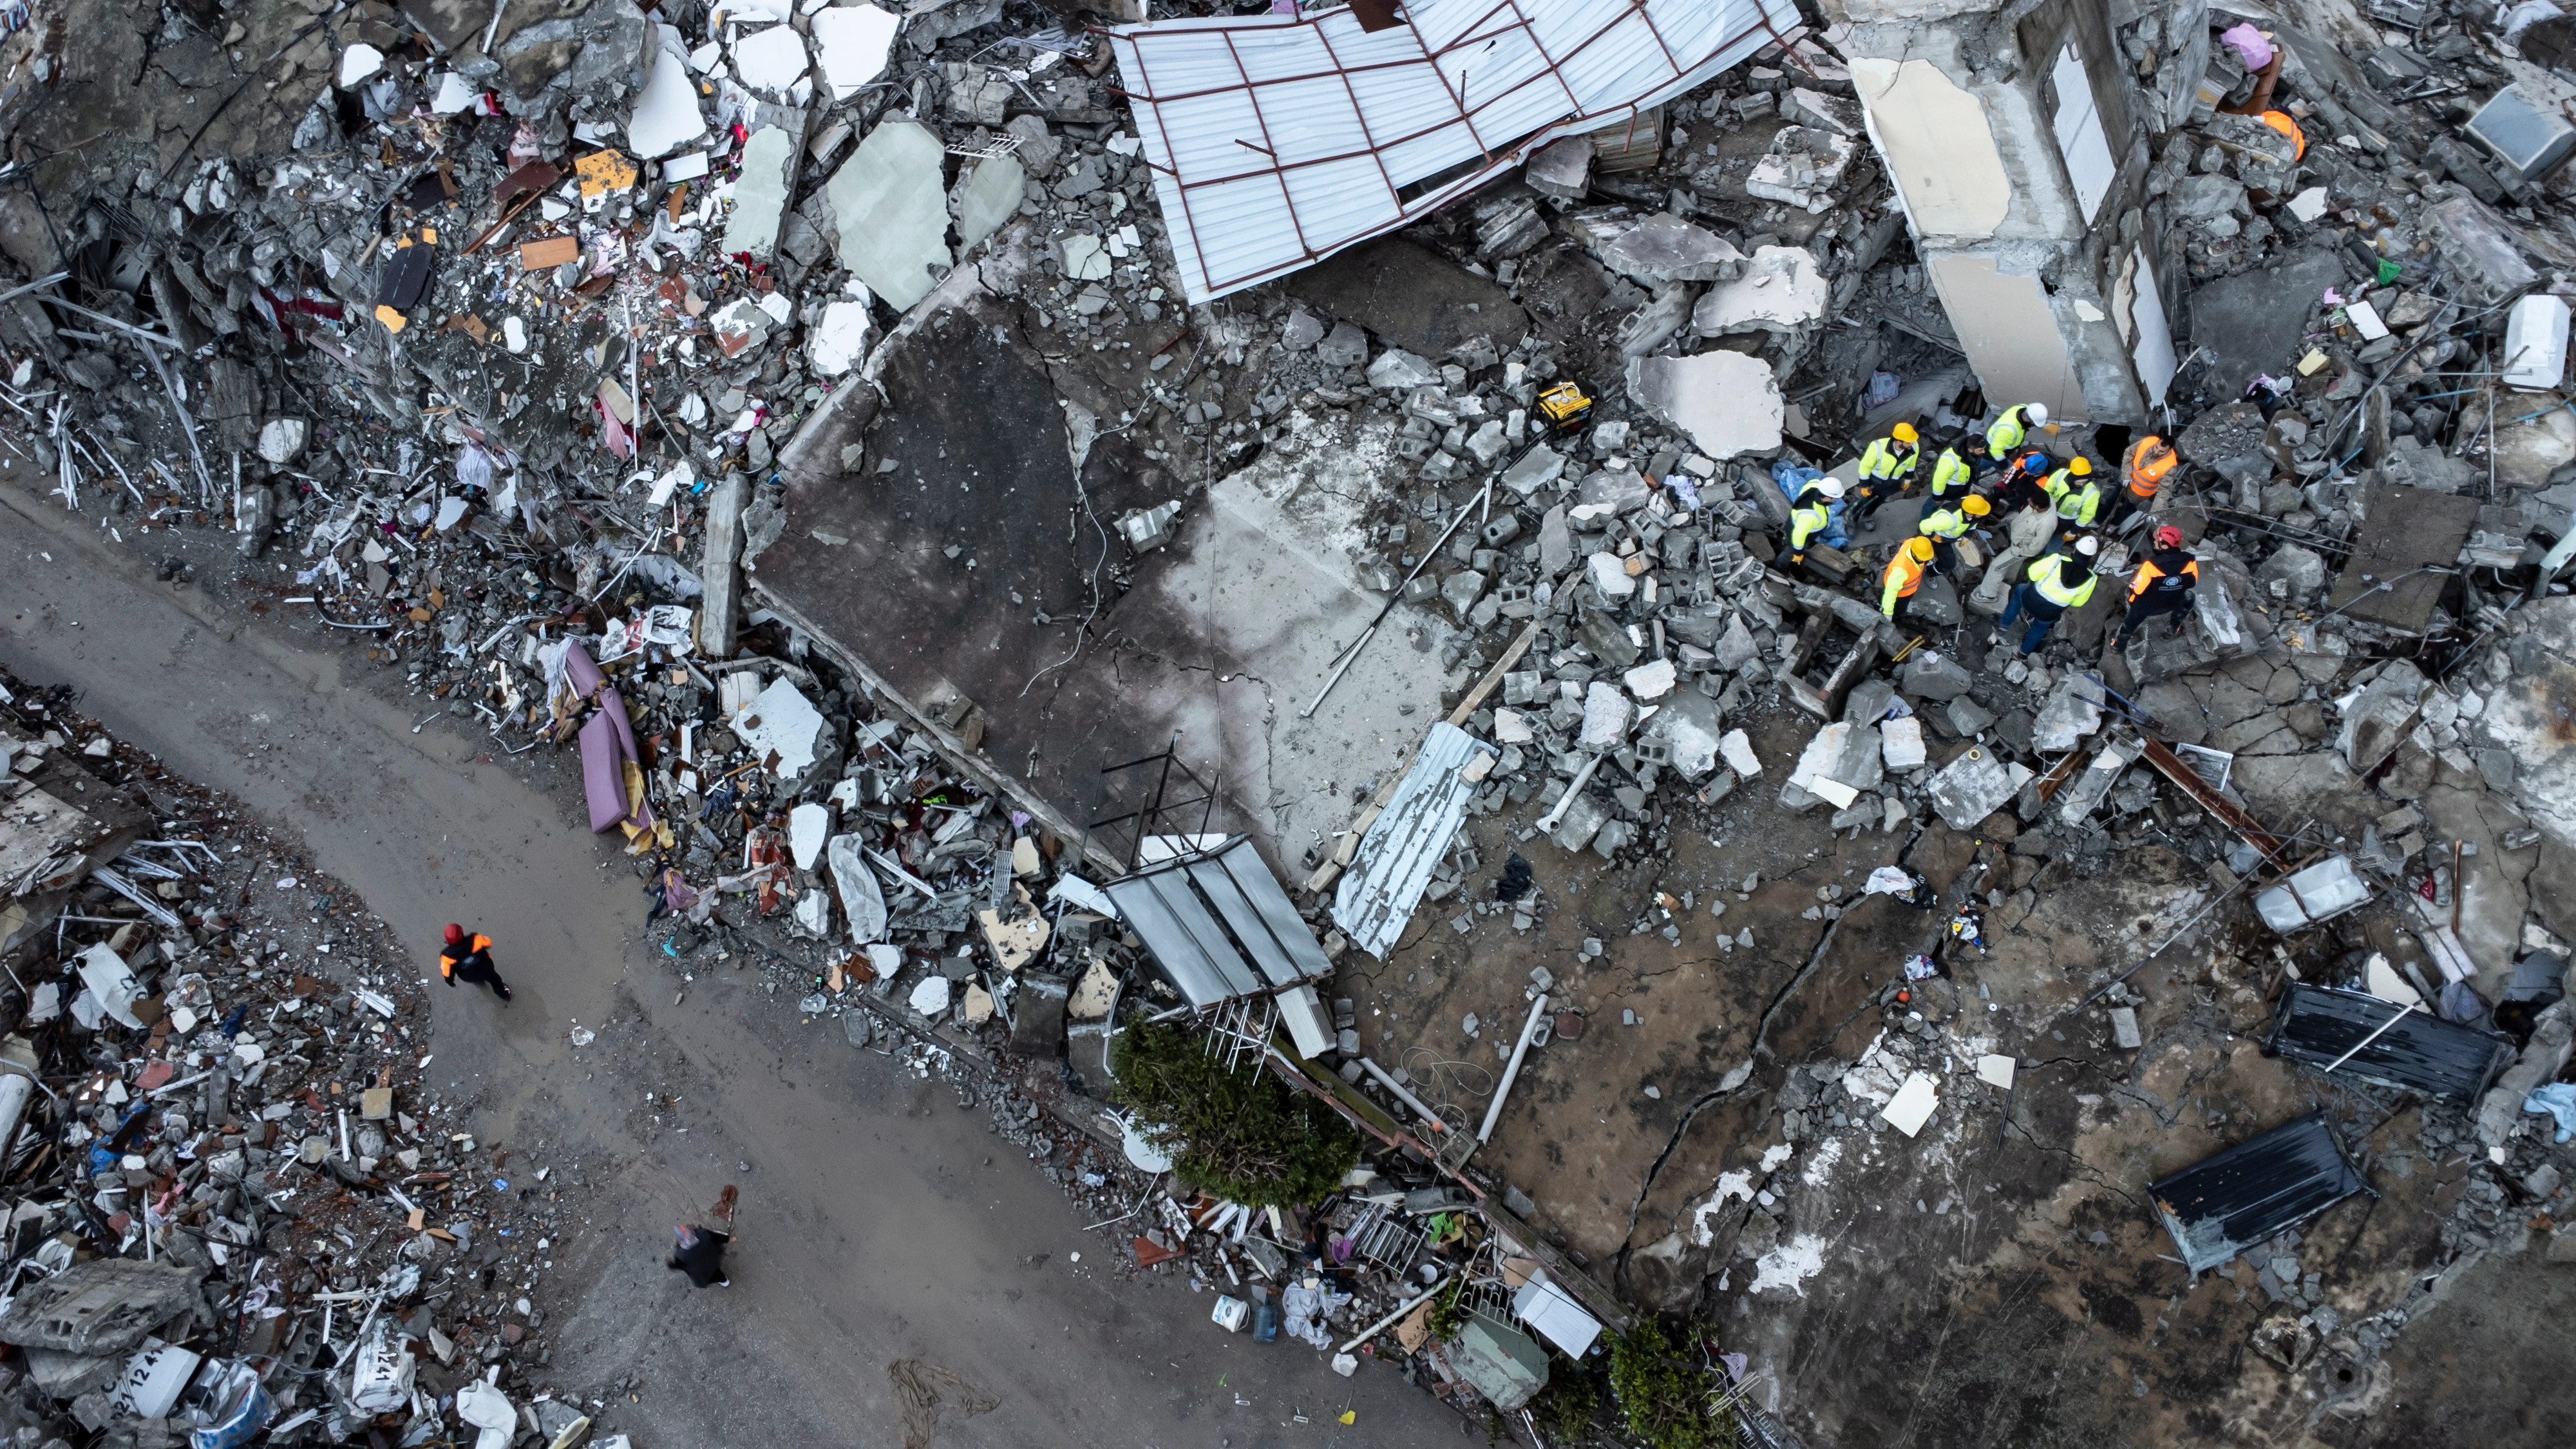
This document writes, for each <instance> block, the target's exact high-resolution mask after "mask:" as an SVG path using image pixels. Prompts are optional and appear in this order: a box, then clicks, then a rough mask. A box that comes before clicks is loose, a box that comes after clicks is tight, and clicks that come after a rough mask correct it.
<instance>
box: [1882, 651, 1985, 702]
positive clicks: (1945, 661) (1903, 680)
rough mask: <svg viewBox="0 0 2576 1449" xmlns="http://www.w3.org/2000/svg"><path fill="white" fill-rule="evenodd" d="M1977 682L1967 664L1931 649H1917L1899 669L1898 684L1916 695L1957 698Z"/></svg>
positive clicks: (1918, 696)
mask: <svg viewBox="0 0 2576 1449" xmlns="http://www.w3.org/2000/svg"><path fill="white" fill-rule="evenodd" d="M1976 682H1977V676H1976V675H1974V674H1971V673H1969V672H1968V668H1967V666H1965V665H1963V664H1961V663H1960V662H1959V661H1958V660H1956V659H1952V658H1950V657H1949V656H1948V655H1945V654H1936V653H1934V652H1932V651H1930V650H1923V651H1920V652H1918V653H1916V654H1915V656H1914V657H1913V658H1911V659H1908V660H1906V661H1905V662H1904V663H1903V664H1901V665H1898V666H1897V670H1896V685H1897V688H1899V689H1902V690H1904V691H1905V692H1906V693H1907V694H1910V695H1913V696H1914V697H1915V698H1917V699H1957V698H1958V697H1959V696H1961V695H1963V694H1966V693H1967V692H1968V687H1969V686H1970V685H1972V684H1975V683H1976Z"/></svg>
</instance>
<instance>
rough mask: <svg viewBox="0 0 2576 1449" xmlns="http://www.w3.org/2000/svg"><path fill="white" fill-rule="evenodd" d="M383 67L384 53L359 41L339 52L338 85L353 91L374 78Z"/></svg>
mask: <svg viewBox="0 0 2576 1449" xmlns="http://www.w3.org/2000/svg"><path fill="white" fill-rule="evenodd" d="M384 68H385V53H384V52H383V51H381V50H378V49H376V48H375V47H374V46H372V45H369V44H367V43H366V42H365V41H363V40H362V41H359V42H357V43H355V44H353V45H350V46H349V47H347V48H346V49H344V50H342V51H341V52H340V71H339V77H338V79H339V85H340V89H342V90H344V91H353V90H356V89H357V88H358V87H360V86H362V85H365V84H366V83H367V82H369V81H371V80H374V79H375V78H376V76H377V75H378V74H379V73H381V72H382V71H383V70H384Z"/></svg>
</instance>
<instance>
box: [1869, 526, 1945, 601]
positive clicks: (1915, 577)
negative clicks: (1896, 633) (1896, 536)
mask: <svg viewBox="0 0 2576 1449" xmlns="http://www.w3.org/2000/svg"><path fill="white" fill-rule="evenodd" d="M1931 565H1932V540H1930V539H1928V538H1925V537H1924V536H1923V535H1921V534H1919V533H1918V534H1916V535H1914V536H1913V537H1912V538H1909V539H1907V540H1906V541H1905V544H1904V546H1903V547H1901V548H1899V549H1897V551H1896V557H1894V558H1891V559H1889V560H1888V561H1887V572H1886V573H1884V574H1882V575H1880V578H1881V580H1882V581H1883V582H1882V584H1881V587H1880V589H1879V597H1878V611H1879V612H1880V613H1882V614H1884V615H1886V616H1887V617H1888V618H1891V619H1893V618H1895V617H1896V606H1897V605H1898V604H1899V603H1901V602H1903V601H1904V600H1907V599H1910V598H1913V597H1914V591H1915V590H1917V589H1919V588H1921V587H1923V571H1924V570H1925V569H1927V568H1929V567H1931Z"/></svg>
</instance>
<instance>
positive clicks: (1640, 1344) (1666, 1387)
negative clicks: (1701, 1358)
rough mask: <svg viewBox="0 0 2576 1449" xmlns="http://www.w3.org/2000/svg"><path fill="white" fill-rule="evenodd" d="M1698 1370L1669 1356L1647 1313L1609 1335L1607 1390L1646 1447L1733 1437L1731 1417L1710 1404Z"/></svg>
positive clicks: (1704, 1448)
mask: <svg viewBox="0 0 2576 1449" xmlns="http://www.w3.org/2000/svg"><path fill="white" fill-rule="evenodd" d="M1708 1391H1709V1384H1708V1383H1707V1375H1705V1374H1702V1373H1700V1372H1698V1371H1696V1370H1694V1369H1692V1368H1691V1367H1690V1366H1689V1365H1687V1364H1684V1363H1683V1362H1682V1361H1681V1360H1679V1359H1676V1358H1674V1357H1673V1350H1672V1345H1671V1343H1670V1342H1669V1341H1668V1340H1666V1339H1665V1337H1664V1330H1663V1326H1662V1325H1661V1324H1659V1323H1657V1322H1655V1320H1653V1319H1651V1318H1641V1319H1639V1320H1637V1326H1636V1327H1634V1328H1631V1329H1629V1330H1628V1331H1627V1332H1626V1333H1622V1334H1616V1335H1614V1336H1612V1338H1611V1340H1610V1392H1611V1393H1613V1394H1615V1395H1617V1396H1618V1400H1619V1412H1620V1414H1621V1416H1622V1417H1624V1418H1625V1419H1626V1420H1627V1423H1628V1432H1629V1433H1630V1434H1633V1435H1635V1436H1636V1437H1637V1438H1638V1439H1639V1440H1640V1441H1642V1442H1643V1443H1644V1444H1645V1445H1646V1446H1647V1449H1713V1446H1716V1445H1721V1444H1729V1443H1732V1442H1734V1438H1735V1436H1734V1434H1733V1432H1732V1430H1733V1428H1734V1424H1733V1422H1732V1416H1730V1415H1728V1414H1726V1413H1725V1412H1724V1411H1722V1410H1713V1409H1711V1408H1710V1406H1709V1392H1708Z"/></svg>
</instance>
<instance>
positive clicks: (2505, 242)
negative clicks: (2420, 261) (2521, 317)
mask: <svg viewBox="0 0 2576 1449" xmlns="http://www.w3.org/2000/svg"><path fill="white" fill-rule="evenodd" d="M2423 234H2424V236H2425V237H2426V238H2427V239H2429V240H2430V241H2431V242H2432V243H2433V249H2434V250H2435V251H2437V252H2440V253H2441V254H2442V259H2443V260H2444V261H2446V262H2448V263H2449V264H2450V268H2451V275H2452V277H2453V278H2454V281H2455V285H2456V286H2457V287H2458V289H2459V293H2458V296H2457V297H2456V298H2455V300H2457V301H2459V302H2461V303H2462V304H2464V305H2466V306H2471V307H2479V308H2485V307H2494V306H2498V305H2501V304H2502V303H2504V302H2506V301H2508V300H2510V299H2512V298H2513V297H2515V296H2516V295H2518V294H2520V293H2522V292H2525V291H2528V290H2530V288H2531V286H2532V284H2534V283H2535V282H2538V281H2539V280H2540V274H2539V273H2537V272H2534V271H2533V270H2532V269H2531V265H2530V264H2529V263H2527V262H2525V261H2524V260H2523V259H2522V250H2521V248H2520V247H2518V246H2516V245H2515V244H2514V240H2513V230H2512V226H2511V224H2510V223H2508V222H2506V221H2505V220H2504V219H2503V218H2502V217H2499V216H2497V215H2496V214H2495V213H2494V212H2493V211H2491V210H2489V209H2488V208H2487V207H2486V205H2485V204H2484V203H2482V202H2480V201H2479V200H2478V199H2477V198H2476V197H2474V196H2454V197H2452V198H2451V199H2450V200H2448V201H2443V202H2439V203H2436V204H2435V205H2434V207H2433V208H2432V210H2431V211H2430V212H2428V213H2427V214H2426V218H2425V226H2424V230H2423Z"/></svg>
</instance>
